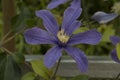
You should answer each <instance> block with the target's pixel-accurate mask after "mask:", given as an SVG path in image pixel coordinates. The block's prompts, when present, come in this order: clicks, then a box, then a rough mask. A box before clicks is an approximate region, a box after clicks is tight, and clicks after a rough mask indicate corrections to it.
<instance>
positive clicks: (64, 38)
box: [57, 29, 70, 43]
mask: <svg viewBox="0 0 120 80" xmlns="http://www.w3.org/2000/svg"><path fill="white" fill-rule="evenodd" d="M57 37H58V39H59V40H60V41H61V42H62V43H66V42H67V41H68V40H69V38H70V37H69V36H68V35H67V34H65V32H64V30H63V29H61V30H60V31H59V32H58V33H57Z"/></svg>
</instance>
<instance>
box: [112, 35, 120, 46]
mask: <svg viewBox="0 0 120 80" xmlns="http://www.w3.org/2000/svg"><path fill="white" fill-rule="evenodd" d="M110 40H111V42H112V44H114V45H116V44H117V43H120V38H119V37H118V36H111V37H110Z"/></svg>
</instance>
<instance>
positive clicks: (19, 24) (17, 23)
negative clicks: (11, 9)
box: [12, 7, 30, 32]
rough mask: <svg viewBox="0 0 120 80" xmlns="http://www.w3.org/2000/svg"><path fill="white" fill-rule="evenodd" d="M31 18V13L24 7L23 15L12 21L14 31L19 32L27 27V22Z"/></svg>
mask: <svg viewBox="0 0 120 80" xmlns="http://www.w3.org/2000/svg"><path fill="white" fill-rule="evenodd" d="M29 18H30V12H29V10H28V8H27V7H23V9H22V11H21V13H20V14H19V15H17V16H16V17H14V18H13V19H12V25H13V30H14V31H15V32H19V31H20V30H23V29H24V28H25V27H26V21H27V20H28V19H29Z"/></svg>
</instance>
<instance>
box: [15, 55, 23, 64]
mask: <svg viewBox="0 0 120 80" xmlns="http://www.w3.org/2000/svg"><path fill="white" fill-rule="evenodd" d="M13 59H14V60H15V61H16V62H17V63H18V64H23V63H24V62H25V57H24V55H23V54H21V53H14V54H13Z"/></svg>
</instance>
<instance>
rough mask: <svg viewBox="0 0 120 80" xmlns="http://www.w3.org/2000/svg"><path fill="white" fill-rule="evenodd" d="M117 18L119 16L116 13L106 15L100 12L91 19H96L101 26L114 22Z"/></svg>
mask: <svg viewBox="0 0 120 80" xmlns="http://www.w3.org/2000/svg"><path fill="white" fill-rule="evenodd" d="M116 17H118V14H116V13H105V12H102V11H98V12H96V13H95V14H94V15H93V16H92V17H91V19H94V20H95V21H97V22H98V23H99V24H104V23H108V22H110V21H112V20H113V19H115V18H116Z"/></svg>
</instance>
